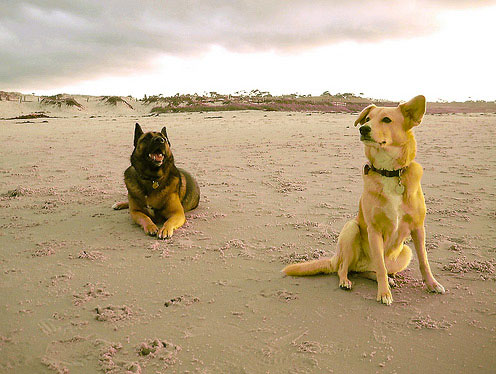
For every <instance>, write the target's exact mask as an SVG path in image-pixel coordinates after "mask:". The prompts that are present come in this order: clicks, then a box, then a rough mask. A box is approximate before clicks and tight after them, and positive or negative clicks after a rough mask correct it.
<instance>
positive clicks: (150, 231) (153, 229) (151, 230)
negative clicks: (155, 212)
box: [143, 223, 158, 236]
mask: <svg viewBox="0 0 496 374" xmlns="http://www.w3.org/2000/svg"><path fill="white" fill-rule="evenodd" d="M143 230H145V234H147V235H150V236H155V235H157V232H158V227H157V226H156V225H155V224H154V223H149V224H146V225H145V226H143Z"/></svg>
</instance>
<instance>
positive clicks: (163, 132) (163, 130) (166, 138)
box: [160, 126, 170, 147]
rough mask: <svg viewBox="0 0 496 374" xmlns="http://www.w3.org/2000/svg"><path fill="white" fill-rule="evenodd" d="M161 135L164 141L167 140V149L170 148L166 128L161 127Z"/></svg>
mask: <svg viewBox="0 0 496 374" xmlns="http://www.w3.org/2000/svg"><path fill="white" fill-rule="evenodd" d="M160 132H161V133H162V135H163V136H165V140H167V144H169V147H170V141H169V137H168V136H167V128H166V127H165V126H164V127H162V131H160Z"/></svg>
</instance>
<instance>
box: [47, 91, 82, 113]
mask: <svg viewBox="0 0 496 374" xmlns="http://www.w3.org/2000/svg"><path fill="white" fill-rule="evenodd" d="M41 104H44V105H53V106H58V107H59V108H61V107H62V105H65V106H68V107H76V108H78V109H83V106H82V105H81V104H79V103H78V102H77V101H76V99H74V98H73V97H64V96H63V95H62V94H58V95H53V96H47V97H44V98H43V99H42V100H41Z"/></svg>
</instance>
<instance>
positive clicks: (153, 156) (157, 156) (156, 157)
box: [148, 153, 164, 165]
mask: <svg viewBox="0 0 496 374" xmlns="http://www.w3.org/2000/svg"><path fill="white" fill-rule="evenodd" d="M148 157H150V160H152V161H153V162H155V163H156V164H158V165H160V164H162V162H163V161H164V154H163V153H149V154H148Z"/></svg>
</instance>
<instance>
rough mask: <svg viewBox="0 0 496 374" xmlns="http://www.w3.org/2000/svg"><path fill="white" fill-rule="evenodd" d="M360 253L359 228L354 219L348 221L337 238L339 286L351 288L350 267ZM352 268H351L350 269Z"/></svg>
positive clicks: (346, 288)
mask: <svg viewBox="0 0 496 374" xmlns="http://www.w3.org/2000/svg"><path fill="white" fill-rule="evenodd" d="M359 253H360V228H359V226H358V222H357V221H355V220H352V221H348V222H347V223H346V224H345V225H344V227H343V229H342V230H341V233H340V234H339V238H338V253H337V256H338V258H339V266H338V269H337V273H338V277H339V287H341V288H342V289H345V290H351V287H352V285H353V284H352V282H351V281H350V280H349V279H348V271H350V267H352V266H353V264H354V263H355V262H356V261H357V259H358V255H359ZM351 270H353V269H351Z"/></svg>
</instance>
